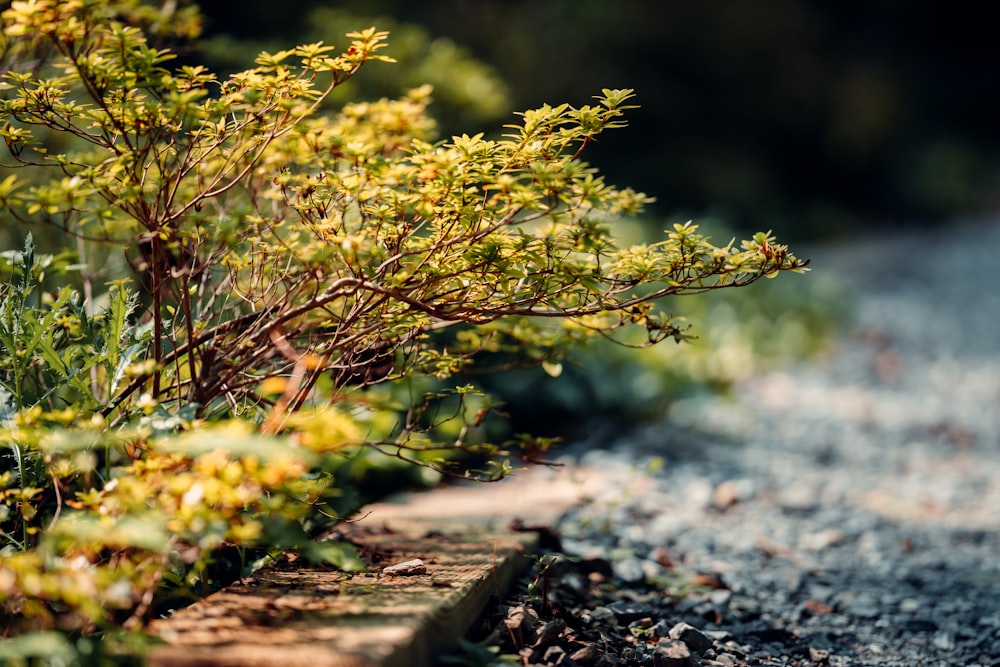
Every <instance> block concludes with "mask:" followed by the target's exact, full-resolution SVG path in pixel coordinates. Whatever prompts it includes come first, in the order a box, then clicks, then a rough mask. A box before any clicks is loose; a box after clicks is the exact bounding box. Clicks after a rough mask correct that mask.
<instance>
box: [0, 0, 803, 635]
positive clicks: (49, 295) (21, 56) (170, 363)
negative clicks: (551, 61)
mask: <svg viewBox="0 0 1000 667" xmlns="http://www.w3.org/2000/svg"><path fill="white" fill-rule="evenodd" d="M143 8H145V10H143ZM140 10H143V11H140ZM137 12H138V13H137ZM136 16H138V17H139V18H138V19H136V18H135V17H136ZM150 16H152V15H151V14H149V8H148V7H147V6H146V5H144V4H142V3H137V2H121V1H115V0H85V1H84V0H65V1H57V0H24V1H15V2H12V3H11V4H10V7H9V8H8V9H7V10H6V11H4V12H3V14H2V21H3V28H4V38H5V43H4V46H5V49H6V50H5V52H4V54H3V57H4V60H3V68H2V76H0V95H2V98H0V111H2V113H3V115H4V121H3V126H2V127H0V137H3V139H4V141H5V143H6V145H7V148H8V152H9V161H8V162H7V164H5V165H4V169H5V171H8V172H9V174H8V175H7V176H5V177H4V178H3V179H2V180H0V201H2V203H3V204H4V205H5V207H6V209H7V211H8V215H10V216H12V217H13V218H14V219H17V220H19V221H21V222H24V223H30V224H47V225H49V226H51V227H53V228H55V229H58V230H61V231H62V232H63V233H64V234H65V235H66V237H67V238H68V239H72V240H73V242H74V244H75V257H74V259H73V260H70V259H69V257H70V255H58V256H54V257H50V256H44V257H43V256H41V255H36V254H35V250H34V246H33V243H32V242H31V239H29V240H28V241H27V243H26V244H25V246H24V249H23V251H20V252H15V253H7V254H5V255H4V258H5V265H4V266H3V267H2V268H3V270H4V271H6V273H7V275H8V276H9V282H8V284H7V285H6V286H5V287H4V288H3V289H2V290H0V343H2V344H3V346H4V356H3V357H2V358H0V386H2V389H3V391H4V393H3V395H2V396H0V399H2V400H0V411H2V414H0V418H2V420H3V421H2V428H3V430H2V431H0V441H2V442H3V443H4V444H5V445H6V448H7V455H6V457H5V459H4V460H5V461H7V462H9V463H10V465H8V466H6V467H5V469H4V471H3V472H2V473H0V494H2V495H0V524H2V526H3V531H4V532H3V534H4V536H5V538H6V540H7V542H8V543H7V545H6V547H4V548H5V549H6V551H7V552H8V553H9V554H10V558H9V559H5V561H4V563H3V564H2V565H0V596H3V599H4V605H5V607H4V614H5V617H4V618H5V622H6V623H7V625H8V627H9V628H11V629H10V630H9V631H10V632H21V631H27V630H31V629H49V628H55V627H60V628H72V629H81V630H90V629H94V628H100V627H107V626H108V625H109V624H112V623H122V622H125V623H132V624H134V625H136V626H141V625H142V624H143V622H144V621H145V620H146V619H147V618H148V617H149V615H150V614H151V612H152V610H154V609H155V608H156V607H157V604H158V600H159V599H160V596H162V594H163V593H162V591H163V588H164V585H165V583H170V584H171V585H172V586H174V587H175V588H177V589H185V590H193V591H197V590H203V589H204V586H202V585H201V584H202V583H203V582H202V580H203V579H205V578H206V573H207V572H208V571H209V564H210V563H211V562H212V558H213V555H214V554H217V553H218V552H219V550H220V549H224V548H240V549H258V548H265V549H277V548H286V547H296V548H299V549H302V550H304V551H305V552H306V553H307V554H311V555H312V556H313V557H314V558H316V559H320V560H326V561H329V562H335V563H337V564H339V565H342V566H344V567H353V566H356V565H357V562H356V561H355V560H354V559H353V558H352V556H351V553H350V551H349V550H345V549H344V548H343V547H341V546H337V545H323V544H317V543H316V542H314V541H312V540H311V539H310V537H312V536H314V535H315V533H316V530H317V527H318V526H320V525H322V524H323V523H324V518H323V517H325V518H326V519H329V520H331V521H332V520H337V519H339V518H340V517H341V516H342V515H343V513H344V511H347V509H349V508H350V507H351V506H352V503H354V502H356V501H357V497H356V495H355V492H356V490H357V488H358V485H359V481H358V479H357V476H358V475H365V474H368V473H369V472H370V465H371V461H372V457H373V456H381V457H383V458H387V459H390V460H395V461H399V462H402V463H403V464H406V465H407V466H413V465H414V464H416V466H419V467H425V468H428V469H433V470H437V471H442V472H449V473H452V474H459V475H463V476H466V477H470V478H480V479H496V478H499V477H502V476H503V475H505V474H506V473H507V472H508V471H509V470H510V467H511V463H510V461H511V460H512V459H515V458H520V459H522V460H525V461H538V460H543V459H544V453H545V451H546V449H547V448H548V446H549V445H550V444H551V441H549V440H546V439H544V438H532V437H529V436H521V435H518V436H515V437H513V438H510V439H509V440H508V441H506V442H500V443H493V442H491V441H490V438H488V437H487V435H488V434H487V429H486V422H487V420H489V419H490V418H491V416H493V415H496V414H498V412H499V410H500V407H501V406H499V405H498V404H497V403H496V402H494V401H493V400H491V399H490V398H489V397H488V396H486V395H484V394H483V393H482V392H481V391H480V390H478V389H477V388H476V387H475V386H474V385H471V384H468V383H467V382H466V381H465V377H464V376H465V375H467V374H469V373H471V372H474V371H480V372H481V371H483V370H485V369H487V368H489V367H490V366H496V367H501V368H502V367H505V366H508V365H511V364H516V363H528V364H535V365H541V366H542V367H543V368H545V370H547V371H548V372H549V373H551V374H558V373H559V371H560V368H561V362H562V359H563V358H564V357H565V356H566V355H567V354H568V353H569V351H570V350H571V349H573V348H574V347H576V346H579V345H581V344H584V343H585V342H586V341H587V340H589V339H592V338H609V339H612V340H614V339H617V337H618V335H619V334H620V333H621V332H623V331H625V330H628V329H634V330H638V331H640V332H642V335H643V336H644V340H643V342H642V343H641V345H651V344H654V343H657V342H660V341H663V340H666V339H674V340H676V341H678V342H679V341H682V340H684V339H685V338H687V337H688V335H689V334H688V333H687V331H686V329H685V327H684V326H683V325H682V324H681V323H680V322H679V321H677V320H675V319H674V318H673V317H672V315H670V314H667V313H664V312H661V311H659V310H657V309H656V307H655V305H654V304H655V302H656V301H657V300H659V299H662V298H664V297H668V296H678V295H686V294H694V293H699V292H704V291H707V290H714V289H719V288H727V287H741V286H745V285H749V284H750V283H753V282H755V281H756V280H758V279H760V278H763V277H774V276H775V275H777V274H779V273H781V272H785V271H793V272H798V271H803V270H804V267H805V263H804V262H802V261H800V260H798V259H797V258H796V257H795V256H794V255H792V254H791V253H790V252H789V251H788V249H787V248H786V247H785V246H784V245H781V244H779V243H778V242H777V241H776V240H775V239H774V238H773V237H772V236H771V235H770V234H767V233H760V234H756V235H754V236H753V237H752V238H750V239H748V240H745V241H742V242H741V243H736V242H735V241H733V242H730V243H728V244H726V245H724V246H716V245H714V244H713V243H712V242H711V241H710V240H709V239H708V238H707V237H706V236H704V235H703V234H701V233H700V232H699V230H698V228H697V226H695V225H693V224H691V223H687V224H678V225H675V226H674V227H673V228H672V229H669V230H667V231H666V232H665V234H664V236H663V237H662V239H660V240H658V241H656V242H654V243H649V244H646V245H640V246H634V247H619V245H618V244H617V242H616V240H615V235H614V233H613V231H612V230H613V224H614V222H615V220H616V219H618V218H620V217H622V216H629V215H633V214H635V213H637V212H638V211H639V210H641V208H642V206H643V205H644V204H645V203H647V202H648V198H646V197H645V196H644V195H642V194H641V193H638V192H635V191H633V190H630V189H627V188H624V189H621V188H616V187H613V186H611V185H609V184H607V183H606V182H605V181H604V179H603V178H602V177H601V176H600V174H598V173H597V171H596V170H595V169H594V168H592V167H590V166H589V165H588V164H587V163H586V162H584V161H583V160H582V156H583V153H584V151H585V150H586V149H587V147H588V146H589V145H591V144H592V143H593V142H595V141H597V140H598V139H599V138H600V137H601V136H603V133H604V132H605V131H607V130H613V129H615V128H619V127H622V125H623V124H624V114H625V112H626V111H627V110H628V109H630V108H632V104H631V102H632V99H633V94H632V91H630V90H611V89H607V90H603V91H602V92H601V94H600V95H598V96H597V97H596V98H595V99H596V101H595V102H594V103H593V104H588V105H583V106H573V105H570V104H560V105H557V106H549V105H546V106H543V107H541V108H538V109H533V110H528V111H525V112H523V113H521V114H519V118H518V119H516V122H513V123H511V124H509V125H507V126H505V128H504V131H503V133H502V134H501V135H500V136H498V137H496V138H488V137H487V136H485V135H484V134H475V135H471V136H470V135H462V136H456V137H452V138H451V139H448V140H445V141H434V140H433V132H434V123H433V121H432V120H431V119H430V118H429V116H428V113H427V107H428V104H429V103H430V101H431V95H432V91H431V90H430V89H429V88H428V87H419V88H415V89H413V90H412V91H410V92H409V93H407V94H406V95H404V96H402V97H400V98H399V99H381V100H377V101H373V102H364V103H353V104H346V105H343V106H342V107H341V108H340V109H339V110H337V111H336V112H326V111H324V108H325V106H324V103H325V102H326V101H327V100H329V98H330V95H331V94H332V93H333V91H334V90H335V89H337V88H338V87H339V86H341V85H342V84H344V83H345V82H346V81H348V80H350V79H351V78H352V77H354V76H355V75H356V74H357V73H358V71H359V70H360V69H361V68H362V67H363V66H364V65H365V64H366V63H369V62H371V61H388V60H391V59H390V58H388V57H387V56H385V55H383V54H382V53H381V51H382V49H383V48H384V46H385V40H386V34H385V33H384V32H380V31H378V30H376V29H375V28H369V29H365V30H361V31H358V32H352V33H349V34H348V35H347V39H348V42H347V46H346V48H344V49H341V50H338V49H336V48H334V47H333V46H331V45H328V44H325V43H323V42H316V43H312V44H305V45H301V46H298V47H295V48H293V49H288V50H280V51H276V52H274V53H267V52H264V53H261V54H260V55H259V56H258V58H257V60H256V65H255V66H254V67H252V68H250V69H247V70H244V71H241V72H237V73H235V74H232V75H231V76H229V77H226V78H220V77H217V76H216V75H215V74H213V73H212V72H210V71H208V70H207V69H205V68H203V67H200V66H192V65H183V66H179V67H175V68H171V67H170V63H171V61H172V60H173V59H174V57H175V54H174V52H173V51H171V50H170V49H168V48H163V47H161V46H160V45H158V44H156V43H154V42H153V41H151V39H150V34H151V33H149V31H148V30H143V29H142V28H141V27H140V25H139V24H141V23H142V22H143V21H146V22H147V23H148V19H149V18H150ZM143 17H145V18H143ZM186 29H193V28H191V26H188V28H186ZM52 136H59V137H62V138H63V139H65V140H64V141H62V142H56V143H54V144H53V142H51V141H50V138H51V137H52ZM102 252H103V253H105V254H103V255H102V254H101V253H102ZM109 252H116V253H120V254H121V256H123V257H124V258H126V260H127V265H128V267H129V268H130V273H131V280H126V279H123V278H122V277H121V276H115V275H111V274H110V273H109V271H108V269H107V266H103V265H101V264H100V261H99V258H101V257H106V256H107V253H109ZM57 269H59V270H62V271H63V272H66V271H74V272H78V273H76V274H74V275H75V276H76V277H75V280H74V281H69V280H68V279H67V280H64V281H63V282H62V284H61V285H60V286H59V287H58V289H56V290H55V291H54V292H51V291H43V290H42V289H41V288H40V286H41V285H42V284H43V283H44V281H45V279H46V271H48V272H49V273H50V274H51V273H53V272H57V271H56V270H57ZM49 278H51V275H50V276H49ZM81 295H82V296H81ZM468 455H473V456H474V457H475V459H468V458H464V459H463V458H460V457H462V456H468ZM471 460H474V461H476V462H477V463H470V461H471ZM478 462H482V464H483V465H482V469H473V466H474V465H478ZM57 610H60V611H57Z"/></svg>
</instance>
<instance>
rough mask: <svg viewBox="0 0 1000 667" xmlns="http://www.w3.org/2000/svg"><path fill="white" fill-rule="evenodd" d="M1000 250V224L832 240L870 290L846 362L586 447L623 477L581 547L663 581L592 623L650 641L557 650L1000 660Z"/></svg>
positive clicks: (573, 520) (794, 373)
mask: <svg viewBox="0 0 1000 667" xmlns="http://www.w3.org/2000/svg"><path fill="white" fill-rule="evenodd" d="M998 253H1000V225H998V224H996V223H990V224H986V223H981V224H979V225H974V226H973V225H970V226H967V227H962V228H960V229H958V230H954V229H953V230H950V231H947V232H944V231H931V232H927V231H924V232H919V233H913V234H910V235H906V236H897V237H891V238H884V239H875V240H868V241H865V242H863V243H858V244H844V245H842V246H838V247H834V248H825V249H822V250H818V251H816V252H814V253H811V256H812V258H813V267H814V272H815V273H816V274H822V273H825V272H834V273H835V274H836V275H838V276H840V277H842V278H843V279H844V281H845V285H846V287H847V289H848V290H849V291H850V293H851V294H852V298H851V301H852V303H853V310H854V318H853V322H852V324H851V326H850V327H849V329H848V330H845V331H844V333H843V336H842V337H841V338H840V341H839V344H838V346H837V349H836V350H835V351H833V352H832V353H831V354H830V355H829V357H828V358H827V359H825V360H824V361H823V362H819V363H812V364H808V365H798V366H795V367H793V368H789V369H787V370H783V371H780V372H772V373H769V374H766V375H763V376H761V377H754V378H751V379H748V380H746V381H744V382H743V383H741V384H740V385H739V386H738V387H737V388H736V391H735V392H733V394H732V396H730V397H728V398H710V399H707V398H699V399H697V400H694V399H693V400H691V401H688V402H684V403H681V404H678V405H676V406H675V408H674V409H673V411H672V412H671V414H670V415H669V417H668V418H667V419H665V420H664V421H663V422H661V423H658V424H653V425H650V426H647V427H644V428H642V429H641V430H639V431H638V432H634V433H630V434H628V435H627V436H625V437H622V438H620V439H619V440H618V441H616V442H614V444H613V445H611V446H610V447H607V446H605V447H602V448H596V447H592V446H591V447H581V449H580V452H581V453H580V454H579V456H578V461H579V462H580V463H582V464H584V465H587V466H594V467H597V468H600V469H601V470H603V471H604V472H605V474H606V475H608V476H609V478H610V479H611V480H612V483H611V484H609V485H608V486H607V487H605V488H601V489H595V490H594V497H593V502H591V503H589V504H588V505H586V506H584V507H582V508H580V509H579V510H577V511H575V512H573V513H572V514H571V515H570V516H568V517H566V519H565V520H564V521H563V522H562V523H561V524H560V525H559V527H558V528H559V532H560V533H561V535H562V548H563V550H564V551H565V552H567V553H575V554H578V555H580V556H582V557H585V558H593V559H595V561H600V560H602V559H603V560H604V561H606V562H609V563H610V567H611V570H612V571H611V576H610V578H609V581H610V582H612V583H617V585H618V590H619V592H620V591H621V590H622V589H623V588H627V587H628V586H629V585H633V586H638V588H634V591H644V592H633V593H632V594H630V596H629V595H625V596H621V595H619V599H617V600H616V601H614V602H609V600H611V599H612V598H607V599H605V600H603V601H601V600H597V601H591V603H590V606H591V607H593V608H594V609H591V610H590V611H589V612H585V613H584V621H580V622H579V624H578V625H579V628H578V630H577V634H580V633H583V634H586V632H587V631H586V627H589V626H587V625H586V623H591V625H592V626H594V627H596V624H597V623H599V622H602V623H604V624H605V626H608V625H609V624H614V623H617V624H618V625H620V626H621V627H626V626H627V625H628V624H630V623H632V624H633V631H632V632H631V634H632V635H633V636H638V637H640V638H641V639H642V641H635V642H633V645H634V648H632V649H629V650H627V651H625V652H624V653H623V652H622V650H620V649H619V650H617V651H615V650H611V651H607V650H606V651H605V653H604V654H603V657H600V658H599V659H598V658H594V656H590V657H589V658H588V656H587V655H584V653H582V652H581V653H579V654H577V655H576V658H577V660H576V661H575V662H573V661H572V660H570V657H571V656H570V655H566V656H563V657H559V656H560V655H561V654H560V653H559V651H556V650H555V649H551V648H550V649H549V658H547V659H540V660H539V664H654V665H675V664H676V665H833V666H846V665H884V666H887V667H890V666H900V667H902V666H906V667H913V666H916V665H923V666H938V665H968V666H972V665H980V666H991V667H997V666H1000V537H998V531H997V528H998V527H1000V289H998V286H1000V279H998V277H997V273H998V268H1000V259H998ZM802 254H805V255H806V256H810V255H809V254H807V253H802ZM657 461H662V462H663V466H662V467H661V468H660V469H658V470H655V465H654V464H655V462H657ZM692 577H695V578H697V580H698V581H701V582H702V583H707V584H712V586H711V588H701V589H699V590H697V591H695V592H694V593H692V594H691V595H689V596H688V597H686V598H684V599H682V600H681V601H680V602H676V601H668V597H669V596H665V595H663V594H662V591H664V590H668V589H669V588H670V587H671V586H676V585H678V584H679V583H680V582H684V581H688V580H690V579H691V578H692ZM595 578H596V579H597V580H600V579H601V576H600V575H596V577H595V576H594V575H592V576H591V577H590V579H591V580H595ZM629 582H631V584H629ZM643 582H645V583H644V584H643ZM650 582H652V584H653V585H652V586H649V585H648V584H649V583H650ZM642 586H645V587H644V588H643V587H642ZM673 600H675V599H673ZM605 603H606V604H605ZM583 604H585V603H583ZM602 604H603V605H604V606H601V605H602ZM630 604H631V605H632V606H633V607H635V608H634V609H632V612H634V613H626V612H628V606H629V605H630ZM614 605H618V608H617V609H615V608H614ZM623 605H624V606H623ZM609 609H610V611H608V610H609ZM595 610H596V611H595ZM602 610H603V611H602ZM587 613H589V614H590V616H587ZM636 622H641V624H642V628H644V630H642V632H639V631H636V630H635V627H634V624H635V623H636ZM682 622H683V623H686V624H687V626H689V627H690V631H686V630H685V628H680V629H678V625H677V624H678V623H682ZM685 632H687V634H685ZM643 633H644V634H643ZM593 634H594V636H598V635H600V633H599V632H597V631H596V630H595V632H594V633H593ZM606 635H607V633H605V635H603V636H606ZM706 638H707V639H706ZM581 651H582V649H581ZM685 653H686V654H688V655H687V657H685ZM542 657H543V658H544V656H542ZM559 660H561V662H559ZM601 661H603V663H602V662H601Z"/></svg>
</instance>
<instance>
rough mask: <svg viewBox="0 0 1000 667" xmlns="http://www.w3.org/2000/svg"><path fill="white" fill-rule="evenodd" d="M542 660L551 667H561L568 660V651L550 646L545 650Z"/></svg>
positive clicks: (560, 647)
mask: <svg viewBox="0 0 1000 667" xmlns="http://www.w3.org/2000/svg"><path fill="white" fill-rule="evenodd" d="M542 660H544V661H545V662H546V663H548V664H550V665H560V664H562V663H563V662H565V660H566V651H565V649H563V647H562V646H550V647H548V648H547V649H545V653H544V654H543V655H542Z"/></svg>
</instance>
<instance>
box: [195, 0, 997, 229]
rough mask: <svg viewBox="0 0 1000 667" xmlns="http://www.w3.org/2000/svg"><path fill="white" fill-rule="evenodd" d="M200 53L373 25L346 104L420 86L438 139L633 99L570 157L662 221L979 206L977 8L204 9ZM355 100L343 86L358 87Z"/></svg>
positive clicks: (984, 42) (564, 4)
mask: <svg viewBox="0 0 1000 667" xmlns="http://www.w3.org/2000/svg"><path fill="white" fill-rule="evenodd" d="M202 6H203V8H204V11H205V15H206V21H205V40H204V41H203V42H202V51H203V53H202V54H201V55H202V56H203V57H204V56H208V57H210V59H212V60H213V64H215V65H216V66H217V67H218V68H219V69H223V70H224V69H226V68H227V67H228V68H232V69H236V68H237V67H242V66H244V65H246V63H247V60H249V59H250V58H252V55H253V54H254V53H255V52H256V50H257V48H256V47H261V48H263V47H264V46H265V45H267V44H272V45H274V48H277V47H278V46H286V47H287V46H288V45H289V44H291V43H299V42H301V41H306V40H310V41H311V40H318V39H323V40H324V41H327V42H330V43H333V44H335V45H337V44H338V42H339V43H342V42H343V37H342V35H343V33H344V31H346V30H350V29H356V28H358V27H367V26H368V25H376V26H378V27H379V28H381V29H387V30H391V31H392V38H391V42H392V47H391V51H389V53H390V54H391V55H394V56H395V57H397V58H398V59H399V61H400V63H399V65H397V66H386V67H380V68H379V70H378V71H377V72H376V71H375V68H374V67H373V68H372V69H371V70H369V71H368V72H366V73H365V74H364V75H363V76H362V77H359V78H358V79H357V80H356V81H358V84H357V86H356V87H355V89H353V90H351V91H350V94H352V95H355V96H357V95H359V94H360V95H361V96H364V95H369V96H382V95H390V96H392V95H398V94H399V92H400V91H401V89H403V88H405V87H408V86H412V85H417V84H418V83H425V82H429V83H433V84H434V85H435V89H436V91H437V93H436V97H437V99H438V105H437V108H436V109H435V113H436V115H437V117H438V119H439V120H440V122H441V132H442V136H450V134H452V133H455V132H459V133H461V132H468V133H470V134H471V133H472V132H473V131H479V130H484V131H487V132H489V131H495V130H496V129H498V128H499V126H500V124H502V123H503V122H506V119H507V118H509V114H510V113H511V112H512V111H513V110H517V109H524V108H530V107H534V106H538V105H540V104H542V103H551V104H558V103H562V102H569V103H571V104H576V105H581V104H586V103H589V102H590V101H591V96H593V95H595V94H597V93H599V92H600V89H601V88H634V89H635V90H636V93H637V100H638V102H637V103H638V104H640V105H641V106H642V108H641V109H638V110H635V111H633V112H631V113H630V115H629V121H630V124H631V125H630V128H629V129H627V130H623V131H618V132H616V133H614V135H613V136H612V135H609V136H607V137H606V138H605V139H604V140H603V142H602V143H601V144H599V145H598V146H596V147H595V149H594V150H593V151H592V152H591V153H590V154H589V157H588V159H589V160H590V161H591V162H592V163H594V164H595V165H597V166H598V167H599V168H601V170H602V171H603V172H604V173H605V174H606V175H607V177H608V179H609V180H610V181H611V182H613V183H616V184H620V185H628V186H631V187H635V188H636V189H639V190H642V191H644V192H646V193H648V194H651V195H653V196H655V197H657V199H658V202H657V204H656V206H655V207H654V209H653V210H654V212H655V213H656V214H658V215H659V216H660V217H663V218H671V219H688V218H696V219H702V220H704V219H709V218H710V219H718V220H721V221H723V222H724V223H725V224H726V225H727V226H730V227H732V228H734V229H737V230H750V229H754V230H756V229H773V230H774V231H775V232H776V233H777V234H778V235H779V236H780V237H781V238H783V239H787V240H790V241H795V240H807V239H816V238H824V239H828V238H845V237H848V236H850V235H852V234H854V233H855V232H857V231H859V230H863V229H871V228H872V227H879V228H899V227H903V226H910V225H915V224H919V225H924V224H935V223H940V222H942V221H950V220H954V219H956V218H958V217H969V216H979V215H983V214H985V213H989V212H992V211H994V210H995V209H996V207H997V205H998V194H1000V191H998V186H1000V153H998V147H1000V146H998V143H1000V133H998V132H996V130H995V125H996V122H997V119H998V118H1000V113H998V112H1000V86H998V85H997V65H998V64H1000V40H997V39H996V38H995V30H996V23H995V21H993V20H992V12H991V11H990V9H989V8H988V7H989V5H988V3H985V4H984V3H978V2H972V1H971V0H957V1H954V2H949V3H940V2H919V1H918V2H913V1H906V0H864V1H861V0H842V1H839V2H828V1H823V0H659V1H655V0H615V1H613V2H612V1H608V0H433V1H428V2H414V1H413V0H298V1H297V2H294V3H280V2H273V1H272V0H207V1H206V2H204V3H202ZM358 88H361V89H360V90H359V89H358Z"/></svg>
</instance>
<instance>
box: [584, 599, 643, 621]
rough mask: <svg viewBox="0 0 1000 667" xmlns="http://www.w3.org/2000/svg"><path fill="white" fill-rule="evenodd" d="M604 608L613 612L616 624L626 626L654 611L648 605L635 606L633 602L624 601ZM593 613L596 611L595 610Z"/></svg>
mask: <svg viewBox="0 0 1000 667" xmlns="http://www.w3.org/2000/svg"><path fill="white" fill-rule="evenodd" d="M606 608H607V609H610V610H611V611H612V612H614V615H615V617H616V618H617V619H618V622H619V623H620V624H622V625H627V624H629V623H631V622H632V621H638V620H639V619H640V618H644V617H646V616H652V615H654V613H655V611H656V610H655V609H653V608H652V607H651V606H649V605H648V604H637V603H634V602H626V601H624V600H619V601H617V602H612V603H611V604H609V605H608V606H607V607H606ZM594 611H596V609H595V610H594Z"/></svg>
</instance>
